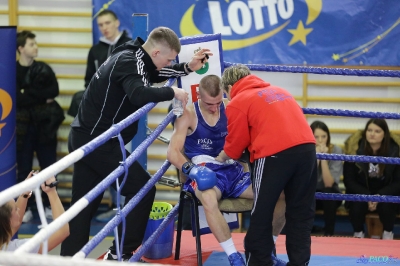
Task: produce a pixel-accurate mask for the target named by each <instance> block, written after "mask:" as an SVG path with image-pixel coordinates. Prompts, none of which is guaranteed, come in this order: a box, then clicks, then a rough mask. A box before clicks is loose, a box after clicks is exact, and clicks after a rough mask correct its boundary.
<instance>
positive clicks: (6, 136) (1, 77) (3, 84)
mask: <svg viewBox="0 0 400 266" xmlns="http://www.w3.org/2000/svg"><path fill="white" fill-rule="evenodd" d="M16 36H17V29H16V27H0V40H1V42H0V162H1V163H0V191H2V190H4V189H6V188H8V187H10V186H12V185H14V184H15V181H16V139H15V138H16V136H15V133H16V127H15V97H16V94H15V88H16V76H15V75H16V73H15V70H16V65H15V64H16V62H15V47H16Z"/></svg>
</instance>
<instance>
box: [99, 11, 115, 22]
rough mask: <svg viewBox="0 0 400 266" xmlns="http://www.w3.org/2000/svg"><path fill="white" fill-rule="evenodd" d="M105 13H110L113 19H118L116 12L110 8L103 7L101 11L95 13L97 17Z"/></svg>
mask: <svg viewBox="0 0 400 266" xmlns="http://www.w3.org/2000/svg"><path fill="white" fill-rule="evenodd" d="M105 15H111V16H112V17H113V18H114V19H115V20H118V17H117V14H115V13H114V11H112V10H110V9H105V10H103V11H101V12H100V13H99V14H97V17H102V16H105Z"/></svg>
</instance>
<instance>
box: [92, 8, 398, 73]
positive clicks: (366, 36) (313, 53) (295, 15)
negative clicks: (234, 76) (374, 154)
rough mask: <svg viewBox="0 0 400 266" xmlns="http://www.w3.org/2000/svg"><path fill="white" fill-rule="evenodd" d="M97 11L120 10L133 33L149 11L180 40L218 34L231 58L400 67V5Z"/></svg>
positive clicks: (151, 24) (124, 24) (157, 23)
mask: <svg viewBox="0 0 400 266" xmlns="http://www.w3.org/2000/svg"><path fill="white" fill-rule="evenodd" d="M93 7H94V10H93V29H94V40H95V43H97V42H98V40H99V31H98V27H97V25H96V16H97V14H98V13H99V12H100V11H101V10H104V9H111V10H113V11H115V12H116V13H117V15H118V16H119V18H120V21H121V28H122V29H125V30H127V31H128V32H130V31H131V29H132V19H131V18H132V14H133V13H147V14H148V15H149V30H150V31H151V30H152V29H154V28H155V27H158V26H167V27H170V28H171V29H173V30H174V31H175V32H176V33H177V34H178V36H179V37H185V36H193V35H201V34H217V33H220V34H221V37H222V48H223V56H224V60H225V61H227V62H236V63H254V64H290V65H304V64H308V65H368V66H399V65H400V49H399V47H400V1H399V0H385V1H377V0H347V1H339V2H338V1H331V0H246V1H244V0H236V1H234V0H219V1H206V0H149V1H138V0H93Z"/></svg>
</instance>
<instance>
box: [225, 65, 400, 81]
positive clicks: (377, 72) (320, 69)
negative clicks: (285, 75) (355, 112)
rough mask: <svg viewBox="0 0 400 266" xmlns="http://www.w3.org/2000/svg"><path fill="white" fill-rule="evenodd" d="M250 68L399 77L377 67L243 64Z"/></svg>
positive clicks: (269, 70)
mask: <svg viewBox="0 0 400 266" xmlns="http://www.w3.org/2000/svg"><path fill="white" fill-rule="evenodd" d="M234 65H237V63H231V62H224V67H225V68H227V67H230V66H234ZM243 65H246V66H247V67H248V68H249V69H250V70H254V71H267V72H290V73H308V74H324V75H343V76H375V77H390V78H398V77H400V71H399V70H377V69H350V68H330V67H310V66H279V65H264V64H243Z"/></svg>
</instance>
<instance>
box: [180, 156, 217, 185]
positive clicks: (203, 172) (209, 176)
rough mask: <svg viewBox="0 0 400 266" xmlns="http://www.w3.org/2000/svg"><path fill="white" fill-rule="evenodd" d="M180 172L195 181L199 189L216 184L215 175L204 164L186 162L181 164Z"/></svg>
mask: <svg viewBox="0 0 400 266" xmlns="http://www.w3.org/2000/svg"><path fill="white" fill-rule="evenodd" d="M182 172H183V173H184V174H185V175H187V176H188V177H189V178H190V179H192V180H194V181H196V183H197V188H198V189H199V190H200V191H203V190H207V189H210V188H213V187H214V186H215V185H216V184H217V175H216V174H215V173H214V171H212V170H210V169H209V168H207V167H205V166H198V165H195V164H193V163H190V162H187V163H184V164H183V166H182Z"/></svg>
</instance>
